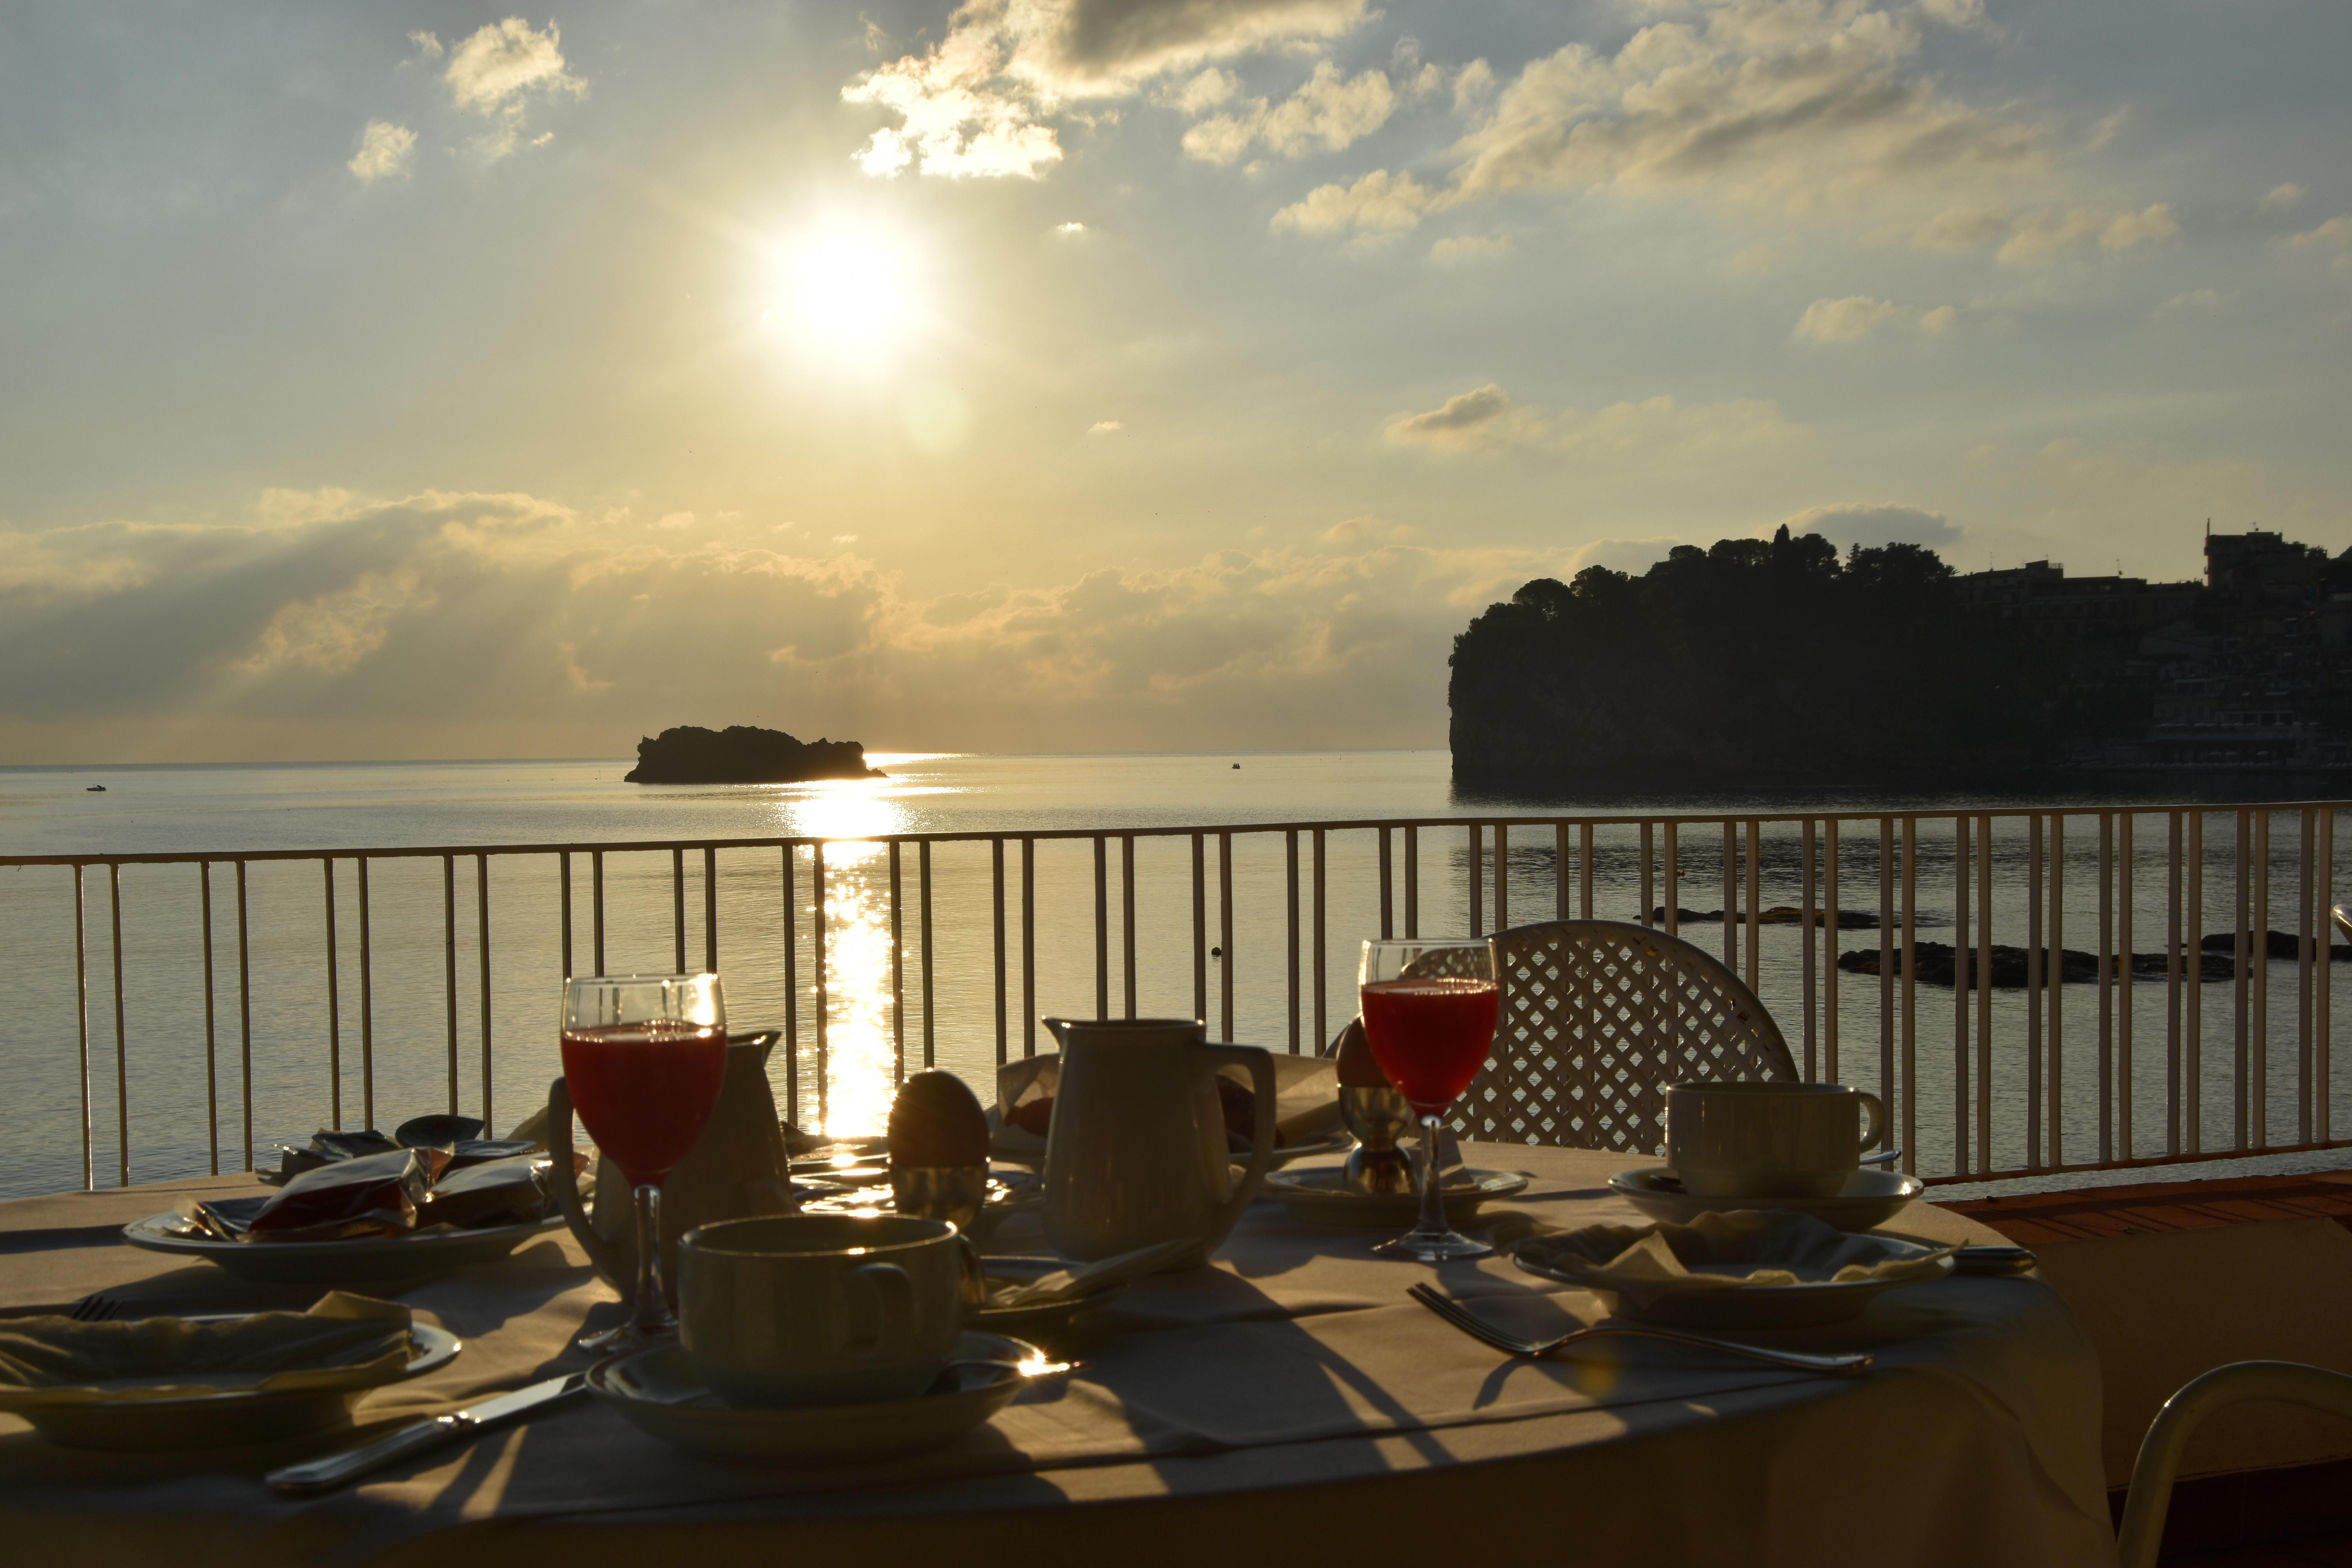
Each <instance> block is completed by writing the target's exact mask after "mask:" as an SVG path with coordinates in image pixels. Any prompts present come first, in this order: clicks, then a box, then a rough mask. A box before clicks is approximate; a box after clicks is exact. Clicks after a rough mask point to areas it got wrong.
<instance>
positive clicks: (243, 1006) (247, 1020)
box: [235, 860, 457, 1171]
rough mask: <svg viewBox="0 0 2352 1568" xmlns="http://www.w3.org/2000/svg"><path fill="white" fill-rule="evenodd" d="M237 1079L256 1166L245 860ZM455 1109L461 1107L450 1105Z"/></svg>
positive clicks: (239, 901) (239, 881)
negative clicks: (242, 1093)
mask: <svg viewBox="0 0 2352 1568" xmlns="http://www.w3.org/2000/svg"><path fill="white" fill-rule="evenodd" d="M235 864H236V1047H237V1080H238V1083H239V1086H240V1087H241V1088H242V1089H243V1091H244V1099H245V1168H246V1169H247V1170H248V1171H250V1170H252V1169H253V939H252V927H251V926H250V925H249V924H248V923H247V918H246V899H245V862H244V861H242V860H239V861H236V863H235ZM449 1109H451V1110H456V1109H457V1107H456V1106H455V1105H454V1104H453V1105H451V1106H450V1108H449Z"/></svg>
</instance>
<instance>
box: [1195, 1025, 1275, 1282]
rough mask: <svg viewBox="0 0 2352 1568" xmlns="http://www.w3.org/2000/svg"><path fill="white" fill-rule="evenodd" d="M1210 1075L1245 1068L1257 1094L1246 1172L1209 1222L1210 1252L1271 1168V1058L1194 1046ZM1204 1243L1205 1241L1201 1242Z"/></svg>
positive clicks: (1253, 1050)
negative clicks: (1224, 1067)
mask: <svg viewBox="0 0 2352 1568" xmlns="http://www.w3.org/2000/svg"><path fill="white" fill-rule="evenodd" d="M1192 1048H1193V1049H1194V1050H1196V1051H1199V1052H1201V1053H1202V1058H1203V1059H1205V1060H1206V1061H1207V1062H1208V1064H1209V1066H1210V1069H1211V1070H1212V1071H1214V1070H1215V1068H1216V1066H1217V1064H1219V1063H1221V1062H1238V1063H1239V1064H1241V1065H1242V1066H1243V1067H1245V1068H1249V1072H1250V1087H1251V1088H1252V1089H1255V1090H1256V1092H1257V1117H1256V1121H1257V1125H1256V1127H1255V1129H1254V1131H1253V1136H1252V1137H1251V1139H1250V1163H1249V1169H1248V1171H1247V1172H1246V1173H1244V1174H1243V1176H1242V1179H1241V1180H1240V1182H1238V1183H1237V1184H1235V1185H1234V1193H1233V1196H1231V1197H1229V1198H1227V1199H1226V1200H1225V1206H1224V1207H1223V1208H1221V1209H1219V1210H1218V1211H1217V1215H1216V1218H1214V1219H1213V1220H1212V1221H1211V1222H1210V1233H1211V1235H1212V1236H1213V1237H1215V1238H1216V1240H1215V1241H1211V1242H1210V1247H1211V1249H1212V1250H1214V1248H1215V1246H1216V1241H1222V1240H1223V1238H1224V1235H1225V1232H1227V1231H1229V1230H1231V1229H1232V1228H1233V1227H1234V1221H1235V1220H1238V1219H1239V1218H1241V1217H1242V1210H1244V1209H1245V1208H1247V1207H1249V1206H1250V1204H1251V1202H1252V1201H1253V1200H1255V1198H1256V1197H1257V1189H1258V1185H1259V1184H1261V1183H1263V1182H1264V1181H1265V1173H1266V1172H1268V1171H1270V1170H1272V1169H1273V1168H1274V1110H1275V1101H1274V1058H1272V1057H1270V1056H1268V1055H1266V1053H1265V1051H1263V1050H1261V1049H1260V1048H1258V1047H1255V1046H1195V1047H1192ZM1203 1239H1207V1238H1205V1237H1204V1238H1203Z"/></svg>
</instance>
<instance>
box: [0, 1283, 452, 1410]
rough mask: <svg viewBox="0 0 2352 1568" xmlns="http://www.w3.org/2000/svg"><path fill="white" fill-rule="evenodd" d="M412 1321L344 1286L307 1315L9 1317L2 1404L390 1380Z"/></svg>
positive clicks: (2, 1328) (4, 1332)
mask: <svg viewBox="0 0 2352 1568" xmlns="http://www.w3.org/2000/svg"><path fill="white" fill-rule="evenodd" d="M409 1323H410V1315H409V1310H408V1309H407V1308H406V1307H404V1306H401V1305H399V1304H398V1303H396V1302H392V1301H379V1300H374V1299H373V1297H368V1296H355V1295H352V1294H349V1293H347V1292H345V1291H341V1290H334V1291H330V1292H329V1293H328V1294H327V1295H325V1296H324V1297H322V1298H320V1300H319V1302H318V1304H317V1305H316V1306H313V1307H312V1308H311V1309H310V1310H309V1311H307V1312H254V1313H251V1314H249V1315H247V1316H244V1317H238V1318H226V1319H221V1320H217V1321H194V1320H191V1319H188V1318H136V1319H131V1320H130V1321H122V1322H102V1323H79V1322H76V1321H73V1320H72V1319H70V1318H66V1317H54V1316H51V1317H31V1318H16V1319H11V1320H8V1321H6V1322H5V1324H0V1410H22V1409H25V1408H26V1407H27V1406H30V1405H78V1404H86V1403H89V1402H91V1401H96V1400H115V1399H185V1398H190V1397H194V1396H196V1395H200V1394H223V1393H228V1392H232V1391H242V1390H257V1391H268V1392H270V1393H279V1392H284V1391H287V1390H291V1389H334V1388H363V1387H366V1386H368V1385H370V1384H378V1383H385V1382H389V1381H390V1380H391V1379H392V1378H394V1377H396V1376H398V1375H399V1374H400V1373H401V1372H402V1371H403V1370H404V1369H405V1368H406V1367H407V1365H408V1363H409V1359H410V1355H411V1353H412V1344H413V1341H412V1339H411V1336H410V1333H409Z"/></svg>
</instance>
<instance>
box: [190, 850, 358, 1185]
mask: <svg viewBox="0 0 2352 1568" xmlns="http://www.w3.org/2000/svg"><path fill="white" fill-rule="evenodd" d="M196 887H197V891H198V897H199V898H200V899H201V900H202V905H201V913H202V919H203V921H204V922H205V1148H206V1150H207V1151H208V1152H209V1153H210V1155H211V1162H210V1168H211V1172H212V1173H213V1174H214V1175H215V1176H217V1175H219V1174H220V1068H219V1056H218V1051H219V1045H218V1036H217V1033H216V1031H215V1026H214V1017H213V863H212V862H211V861H209V860H199V861H197V862H196ZM367 1050H368V1033H367V861H366V859H365V858H362V859H361V861H360V1060H361V1062H362V1078H361V1081H362V1083H365V1082H367V1081H369V1078H368V1075H367V1073H366V1071H365V1064H366V1061H367ZM369 1110H370V1114H369V1117H368V1125H369V1126H371V1127H373V1126H374V1125H375V1117H374V1115H373V1110H374V1107H373V1102H371V1104H370V1106H369Z"/></svg>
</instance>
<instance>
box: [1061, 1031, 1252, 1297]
mask: <svg viewBox="0 0 2352 1568" xmlns="http://www.w3.org/2000/svg"><path fill="white" fill-rule="evenodd" d="M1045 1026H1046V1027H1048V1028H1050V1029H1052V1030H1053V1031H1054V1033H1055V1036H1056V1037H1058V1038H1059V1039H1060V1041H1061V1045H1062V1066H1061V1072H1060V1076H1059V1079H1058V1080H1057V1081H1056V1083H1055V1091H1054V1121H1053V1130H1052V1131H1050V1132H1049V1133H1048V1134H1047V1135H1046V1140H1045V1237H1046V1239H1047V1240H1049V1241H1051V1242H1052V1243H1053V1244H1054V1246H1055V1247H1056V1248H1057V1249H1058V1250H1060V1251H1061V1252H1062V1254H1063V1255H1064V1256H1066V1257H1069V1258H1085V1259H1093V1258H1111V1257H1116V1256H1117V1255H1118V1254H1119V1253H1122V1252H1132V1251H1134V1250H1135V1249H1136V1248H1138V1247H1150V1246H1154V1245H1156V1244H1158V1243H1160V1242H1163V1241H1171V1240H1174V1239H1176V1238H1177V1237H1193V1238H1195V1239H1196V1240H1197V1242H1198V1243H1199V1245H1198V1247H1197V1249H1195V1250H1192V1251H1187V1252H1185V1253H1184V1254H1182V1255H1181V1256H1180V1257H1178V1258H1174V1259H1172V1260H1171V1262H1170V1263H1169V1265H1168V1267H1169V1268H1199V1267H1200V1266H1201V1265H1202V1264H1204V1263H1206V1262H1207V1261H1208V1260H1209V1254H1211V1253H1212V1252H1214V1251H1215V1250H1216V1249H1217V1247H1218V1244H1219V1243H1221V1242H1223V1240H1224V1239H1225V1233H1226V1232H1228V1231H1230V1230H1231V1229H1233V1227H1234V1221H1235V1220H1237V1219H1239V1218H1240V1217H1241V1214H1242V1210H1244V1209H1245V1208H1247V1207H1248V1206H1249V1203H1250V1200H1251V1199H1252V1198H1255V1196H1257V1189H1258V1184H1259V1183H1261V1182H1262V1181H1264V1180H1265V1173H1266V1170H1267V1167H1268V1166H1269V1165H1271V1164H1272V1163H1273V1160H1274V1123H1275V1087H1274V1058H1271V1057H1269V1056H1268V1055H1267V1054H1266V1053H1265V1052H1264V1051H1262V1050H1260V1049H1259V1048H1257V1047H1255V1046H1225V1045H1211V1044H1209V1043H1208V1040H1207V1035H1208V1031H1207V1029H1206V1028H1205V1027H1204V1026H1202V1024H1201V1023H1200V1022H1199V1021H1198V1020H1196V1019H1189V1018H1127V1019H1108V1018H1106V1019H1101V1020H1083V1019H1066V1018H1048V1019H1046V1020H1045ZM1228 1062H1232V1063H1235V1064H1238V1065H1240V1066H1242V1067H1244V1068H1248V1069H1249V1074H1250V1081H1251V1086H1252V1087H1253V1088H1254V1089H1255V1091H1256V1094H1257V1127H1256V1137H1255V1140H1254V1141H1253V1142H1252V1143H1251V1147H1250V1157H1249V1166H1248V1169H1247V1170H1246V1171H1245V1172H1244V1173H1243V1174H1242V1176H1241V1178H1240V1179H1239V1180H1238V1181H1236V1180H1235V1179H1234V1175H1233V1163H1232V1158H1231V1156H1230V1155H1229V1154H1228V1153H1227V1152H1226V1143H1225V1118H1224V1112H1223V1109H1222V1108H1221V1106H1220V1105H1219V1102H1218V1100H1217V1069H1218V1068H1220V1067H1223V1065H1225V1064H1226V1063H1228Z"/></svg>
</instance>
